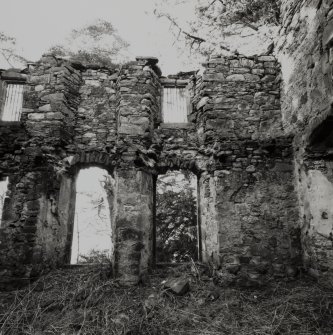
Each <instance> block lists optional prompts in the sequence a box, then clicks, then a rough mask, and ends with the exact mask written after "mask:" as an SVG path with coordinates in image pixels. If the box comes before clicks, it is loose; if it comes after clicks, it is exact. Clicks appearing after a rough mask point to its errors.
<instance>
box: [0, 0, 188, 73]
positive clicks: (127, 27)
mask: <svg viewBox="0 0 333 335" xmlns="http://www.w3.org/2000/svg"><path fill="white" fill-rule="evenodd" d="M189 5H190V4H188V6H187V7H186V6H184V7H178V8H177V15H179V16H181V17H182V18H183V20H184V21H186V20H187V19H188V18H190V17H191V15H192V14H191V10H190V6H189ZM0 8H1V14H2V15H1V19H0V31H3V32H4V33H6V34H8V35H11V36H13V37H15V38H16V39H17V44H18V49H19V51H20V52H21V53H22V55H23V56H25V57H26V58H28V59H29V60H31V61H36V60H38V59H39V58H40V57H41V55H42V54H43V53H44V52H45V51H46V50H48V49H49V48H50V47H51V46H52V45H55V44H57V43H61V42H62V41H64V39H65V38H66V36H68V34H69V33H70V31H71V30H72V29H75V28H80V27H82V26H83V25H86V24H89V23H92V22H93V21H94V20H96V19H104V20H108V21H110V22H111V23H112V24H113V26H114V27H115V28H116V29H117V30H118V33H119V35H120V36H121V37H122V38H123V39H124V40H126V41H127V42H128V43H129V44H130V48H129V52H130V54H131V58H133V60H134V58H135V56H155V57H157V58H159V60H160V62H159V65H160V67H161V69H162V72H163V74H169V73H176V72H178V71H180V70H193V66H192V67H191V68H188V57H189V56H188V55H181V54H179V51H178V50H177V48H176V46H175V45H174V41H175V38H174V36H173V35H172V33H171V32H170V30H169V26H170V24H169V23H168V22H167V20H166V19H158V18H156V17H155V16H154V15H153V0H57V1H54V0H0ZM1 65H2V66H3V64H1V63H0V67H1Z"/></svg>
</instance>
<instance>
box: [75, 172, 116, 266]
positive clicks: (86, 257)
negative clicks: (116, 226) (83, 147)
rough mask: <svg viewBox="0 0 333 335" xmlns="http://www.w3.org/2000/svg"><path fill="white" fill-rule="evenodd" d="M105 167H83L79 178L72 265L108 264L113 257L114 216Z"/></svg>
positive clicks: (108, 177) (108, 179) (108, 178)
mask: <svg viewBox="0 0 333 335" xmlns="http://www.w3.org/2000/svg"><path fill="white" fill-rule="evenodd" d="M110 178H111V177H110V176H109V174H108V173H107V171H106V170H104V169H101V168H97V167H93V168H88V169H84V170H80V172H79V174H78V177H77V181H76V202H75V218H74V229H73V240H72V241H73V242H72V253H71V264H85V263H105V262H108V261H109V260H110V259H111V255H112V242H111V235H112V231H111V218H110V208H109V202H108V197H107V192H106V186H107V185H108V183H109V182H110Z"/></svg>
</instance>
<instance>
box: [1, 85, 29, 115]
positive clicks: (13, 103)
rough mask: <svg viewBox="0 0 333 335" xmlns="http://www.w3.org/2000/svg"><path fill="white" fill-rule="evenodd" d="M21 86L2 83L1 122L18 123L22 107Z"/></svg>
mask: <svg viewBox="0 0 333 335" xmlns="http://www.w3.org/2000/svg"><path fill="white" fill-rule="evenodd" d="M23 88H24V85H23V84H19V83H13V84H10V83H3V84H2V90H1V95H2V96H1V99H0V100H2V104H1V107H2V108H1V121H19V120H20V118H21V113H22V105H23Z"/></svg>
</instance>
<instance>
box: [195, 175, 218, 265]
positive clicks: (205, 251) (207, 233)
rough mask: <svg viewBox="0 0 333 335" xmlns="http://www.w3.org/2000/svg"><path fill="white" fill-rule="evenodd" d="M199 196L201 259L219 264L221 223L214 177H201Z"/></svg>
mask: <svg viewBox="0 0 333 335" xmlns="http://www.w3.org/2000/svg"><path fill="white" fill-rule="evenodd" d="M198 194H199V199H198V207H199V211H198V212H199V215H200V218H199V222H200V227H199V229H200V230H201V247H202V255H201V257H202V260H203V261H204V262H208V261H214V262H215V263H219V257H218V256H219V223H218V216H217V212H216V186H215V182H214V177H213V176H211V175H210V174H208V173H203V174H202V175H201V176H200V179H199V183H198ZM199 243H200V242H199Z"/></svg>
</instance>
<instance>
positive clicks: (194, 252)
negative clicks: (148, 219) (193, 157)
mask: <svg viewBox="0 0 333 335" xmlns="http://www.w3.org/2000/svg"><path fill="white" fill-rule="evenodd" d="M198 218H199V215H198V191H197V177H196V176H195V175H194V174H193V173H192V172H189V171H183V170H181V171H168V172H166V173H165V174H163V175H159V176H158V177H157V181H156V199H155V220H154V221H155V223H154V235H155V238H154V242H155V243H154V244H155V246H154V258H155V262H156V263H157V264H158V263H182V262H188V261H190V260H193V261H197V260H199V259H200V250H201V247H200V246H201V237H200V224H199V220H198Z"/></svg>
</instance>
